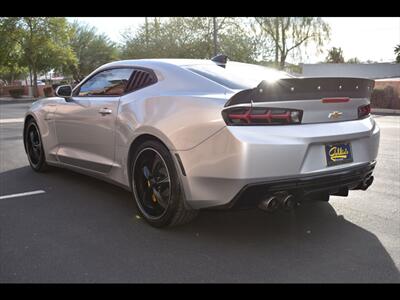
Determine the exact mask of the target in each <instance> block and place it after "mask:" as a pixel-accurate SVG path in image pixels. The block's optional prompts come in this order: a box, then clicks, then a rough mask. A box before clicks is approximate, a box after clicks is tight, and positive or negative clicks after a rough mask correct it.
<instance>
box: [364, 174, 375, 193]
mask: <svg viewBox="0 0 400 300" xmlns="http://www.w3.org/2000/svg"><path fill="white" fill-rule="evenodd" d="M372 182H374V176H370V177H368V178H367V179H366V180H365V181H364V182H363V185H362V187H361V189H362V190H363V191H365V190H366V189H368V188H369V186H370V185H371V184H372Z"/></svg>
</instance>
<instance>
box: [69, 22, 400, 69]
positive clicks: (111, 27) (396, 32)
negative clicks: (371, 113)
mask: <svg viewBox="0 0 400 300" xmlns="http://www.w3.org/2000/svg"><path fill="white" fill-rule="evenodd" d="M68 19H69V20H70V21H73V20H75V19H77V20H79V21H81V22H83V23H87V24H89V25H92V26H94V27H96V28H97V29H98V32H101V33H105V34H107V35H108V36H109V38H110V39H111V40H113V41H114V42H121V41H122V36H121V33H122V32H123V31H124V30H126V29H128V28H131V29H133V30H135V29H136V28H138V27H139V26H140V25H141V24H143V23H144V17H79V18H78V17H72V18H68ZM322 19H323V20H324V21H326V22H327V23H328V24H329V25H330V27H331V40H330V41H329V42H328V43H326V45H325V46H324V48H326V49H329V48H331V47H341V48H342V50H343V55H344V59H345V60H348V59H350V58H353V57H357V58H358V59H359V60H361V61H364V62H365V61H367V60H372V61H377V62H392V61H394V59H395V55H394V47H395V46H396V45H398V44H400V17H399V18H389V17H329V18H328V17H323V18H322ZM306 52H307V55H303V57H302V61H301V62H302V63H316V62H319V61H323V60H324V59H325V57H326V55H327V53H326V51H325V52H324V53H322V54H319V55H318V54H316V51H315V49H314V48H313V47H309V48H307V51H306ZM295 62H296V63H299V62H300V61H295Z"/></svg>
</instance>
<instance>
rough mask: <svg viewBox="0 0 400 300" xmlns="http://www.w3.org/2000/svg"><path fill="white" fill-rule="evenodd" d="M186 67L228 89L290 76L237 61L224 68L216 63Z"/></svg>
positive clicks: (243, 87)
mask: <svg viewBox="0 0 400 300" xmlns="http://www.w3.org/2000/svg"><path fill="white" fill-rule="evenodd" d="M186 68H187V69H188V70H190V71H192V72H194V73H196V74H199V75H201V76H204V77H206V78H208V79H210V80H212V81H215V82H217V83H219V84H221V85H223V86H225V87H227V88H230V89H251V88H254V87H256V86H257V85H258V84H259V83H260V82H261V81H262V80H268V81H275V80H278V79H280V78H289V77H292V76H290V75H289V74H287V73H285V72H282V71H277V70H275V69H272V68H267V67H263V66H258V65H252V64H244V63H238V62H228V63H227V64H226V68H222V67H220V66H218V65H190V66H187V67H186Z"/></svg>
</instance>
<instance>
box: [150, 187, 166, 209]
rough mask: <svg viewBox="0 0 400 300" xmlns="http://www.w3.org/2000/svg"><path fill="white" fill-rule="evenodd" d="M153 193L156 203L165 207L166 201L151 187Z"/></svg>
mask: <svg viewBox="0 0 400 300" xmlns="http://www.w3.org/2000/svg"><path fill="white" fill-rule="evenodd" d="M153 193H154V195H155V197H156V199H157V202H158V204H160V205H161V207H162V208H164V209H166V208H167V206H168V203H166V202H165V201H164V198H163V197H162V196H161V194H160V193H159V192H158V191H157V190H156V189H155V188H154V187H153Z"/></svg>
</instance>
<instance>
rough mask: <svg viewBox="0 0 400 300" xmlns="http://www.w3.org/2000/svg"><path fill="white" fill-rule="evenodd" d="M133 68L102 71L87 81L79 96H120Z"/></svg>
mask: <svg viewBox="0 0 400 300" xmlns="http://www.w3.org/2000/svg"><path fill="white" fill-rule="evenodd" d="M132 71H133V70H132V69H129V68H127V69H122V68H121V69H112V70H106V71H103V72H100V73H98V74H96V75H95V76H93V77H92V78H90V79H89V80H88V81H86V82H85V83H84V84H83V85H82V86H81V87H80V89H79V93H78V96H98V95H106V96H120V95H122V94H124V92H125V89H126V86H127V84H128V81H129V78H130V76H131V74H132Z"/></svg>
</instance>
